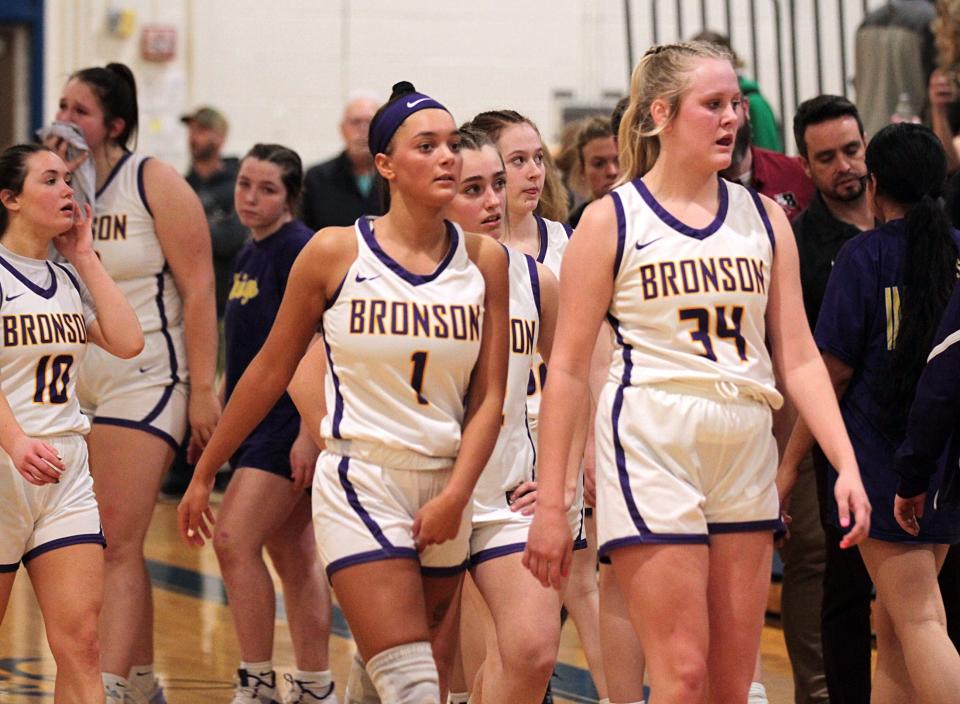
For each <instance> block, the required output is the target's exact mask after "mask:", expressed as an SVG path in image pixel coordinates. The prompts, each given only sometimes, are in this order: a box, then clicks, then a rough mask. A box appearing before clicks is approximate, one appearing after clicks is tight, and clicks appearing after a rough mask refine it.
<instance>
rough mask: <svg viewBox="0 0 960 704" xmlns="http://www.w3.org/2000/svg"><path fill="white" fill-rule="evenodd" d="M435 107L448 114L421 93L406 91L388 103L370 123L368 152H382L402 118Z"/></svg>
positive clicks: (401, 122)
mask: <svg viewBox="0 0 960 704" xmlns="http://www.w3.org/2000/svg"><path fill="white" fill-rule="evenodd" d="M429 109H437V110H443V111H444V112H446V113H448V114H449V112H450V111H449V110H447V109H446V108H445V107H444V106H443V105H441V104H440V103H439V102H437V101H436V100H434V99H433V98H431V97H430V96H429V95H424V94H423V93H416V92H414V93H407V94H406V95H402V96H400V97H399V98H397V99H396V100H394V101H393V102H392V103H388V104H387V106H386V107H385V108H384V109H383V112H381V113H380V115H379V116H378V117H377V119H376V121H375V122H374V123H373V124H372V125H370V153H371V154H373V155H374V156H376V155H377V154H383V153H385V152H386V151H387V147H388V146H390V140H391V139H393V135H394V134H395V133H396V131H397V130H398V129H399V128H400V125H402V124H403V122H404V120H406V119H407V118H408V117H410V116H411V115H412V114H413V113H415V112H417V111H419V110H429Z"/></svg>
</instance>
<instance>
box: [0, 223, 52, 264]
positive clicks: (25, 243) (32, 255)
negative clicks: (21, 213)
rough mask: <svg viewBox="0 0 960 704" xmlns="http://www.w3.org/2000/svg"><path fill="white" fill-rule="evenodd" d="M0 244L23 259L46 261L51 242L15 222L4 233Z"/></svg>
mask: <svg viewBox="0 0 960 704" xmlns="http://www.w3.org/2000/svg"><path fill="white" fill-rule="evenodd" d="M0 244H2V245H3V246H4V247H6V248H7V249H8V250H10V251H11V252H13V253H14V254H18V255H20V256H21V257H27V258H29V259H46V258H47V248H48V247H49V245H50V241H49V239H47V238H44V237H38V236H37V233H36V232H34V231H31V230H30V229H29V228H28V227H26V226H23V225H21V224H20V223H18V222H17V221H16V220H14V221H13V222H11V223H10V225H9V227H7V231H6V232H4V233H3V240H2V241H0Z"/></svg>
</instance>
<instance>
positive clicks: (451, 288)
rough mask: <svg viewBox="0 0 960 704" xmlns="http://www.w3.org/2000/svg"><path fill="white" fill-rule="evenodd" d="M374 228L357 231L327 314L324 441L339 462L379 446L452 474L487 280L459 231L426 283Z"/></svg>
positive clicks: (362, 224)
mask: <svg viewBox="0 0 960 704" xmlns="http://www.w3.org/2000/svg"><path fill="white" fill-rule="evenodd" d="M373 228H374V225H373V221H372V220H369V219H366V218H361V219H359V220H358V221H357V224H356V226H355V232H356V238H357V259H356V260H355V261H354V262H353V264H352V265H351V266H350V269H349V270H348V271H347V275H346V277H345V278H344V280H343V283H342V284H341V286H340V290H339V292H338V294H337V296H336V298H335V300H334V301H333V302H332V304H331V305H330V307H329V308H328V309H327V311H326V312H325V313H324V314H323V337H324V344H325V345H326V348H327V362H328V364H327V378H326V402H327V415H326V417H325V418H324V420H323V423H322V424H321V433H322V434H323V436H324V438H326V439H328V441H330V442H329V445H330V447H331V449H333V450H334V451H335V452H339V453H341V454H349V455H352V456H359V455H358V454H354V453H352V452H351V449H350V445H351V443H353V444H354V445H355V446H360V445H369V444H373V445H375V446H382V447H385V448H386V449H387V450H396V451H400V452H401V453H407V454H409V453H413V455H415V456H417V457H420V458H423V459H424V460H425V461H424V462H421V463H417V464H416V465H414V466H408V467H406V468H408V469H418V468H431V467H442V466H449V465H450V464H452V462H453V460H454V459H455V458H456V456H457V451H458V450H459V447H460V432H461V426H462V425H463V418H464V407H465V396H466V394H467V389H468V387H469V384H470V375H471V373H472V372H473V367H474V364H475V363H476V361H477V355H478V353H479V351H480V339H481V331H482V328H483V298H484V292H485V285H484V280H483V275H482V274H481V273H480V270H479V269H478V268H477V267H476V266H475V265H474V264H473V262H471V261H470V258H469V256H468V255H467V249H466V244H465V241H464V235H463V231H462V230H461V229H460V228H459V226H457V225H455V224H453V223H450V222H448V223H447V233H448V236H449V239H450V249H449V252H448V253H447V255H446V257H445V258H444V260H443V261H442V262H441V263H440V264H439V265H438V266H437V269H436V270H435V271H434V272H433V273H432V274H430V275H427V276H420V275H416V274H412V273H410V272H409V271H407V270H406V269H404V268H403V267H402V266H400V264H398V263H397V262H396V261H395V260H394V259H392V258H391V257H390V256H389V255H388V254H387V253H386V252H384V251H383V249H381V248H380V245H379V244H378V243H377V240H376V236H375V234H374V230H373ZM360 458H361V459H362V457H360ZM432 459H433V460H439V462H433V463H432V464H431V462H430V460H432Z"/></svg>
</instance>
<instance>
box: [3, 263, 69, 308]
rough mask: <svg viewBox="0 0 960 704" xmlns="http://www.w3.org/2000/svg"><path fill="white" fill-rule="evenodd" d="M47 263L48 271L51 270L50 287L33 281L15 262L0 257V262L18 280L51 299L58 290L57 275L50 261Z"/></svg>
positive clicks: (41, 295) (43, 296)
mask: <svg viewBox="0 0 960 704" xmlns="http://www.w3.org/2000/svg"><path fill="white" fill-rule="evenodd" d="M45 263H46V265H47V271H49V272H50V286H49V287H48V288H40V287H39V286H37V285H36V284H35V283H33V282H32V281H31V280H30V279H28V278H27V277H26V276H24V275H23V274H21V273H20V272H19V271H18V270H17V268H16V267H15V266H14V265H13V264H11V263H10V262H8V261H7V260H6V259H4V258H3V257H0V264H2V265H3V268H4V269H6V270H7V271H9V272H10V273H11V274H13V277H14V278H15V279H16V280H17V281H19V282H20V283H22V284H23V285H24V286H26V287H27V288H28V289H30V290H31V291H33V292H34V293H35V294H37V295H38V296H40V297H41V298H46V299H50V298H53V296H54V294H56V292H57V275H56V274H54V273H53V267H52V266H50V262H45Z"/></svg>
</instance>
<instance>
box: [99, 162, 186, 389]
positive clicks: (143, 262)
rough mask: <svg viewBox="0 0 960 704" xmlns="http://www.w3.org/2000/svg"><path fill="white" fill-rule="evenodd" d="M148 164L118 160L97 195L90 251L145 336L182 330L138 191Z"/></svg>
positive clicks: (149, 216)
mask: <svg viewBox="0 0 960 704" xmlns="http://www.w3.org/2000/svg"><path fill="white" fill-rule="evenodd" d="M148 160H149V157H145V156H141V155H139V154H131V153H125V154H124V155H123V157H122V158H121V160H120V162H119V163H118V164H117V165H116V166H115V167H114V169H113V172H112V173H111V174H110V177H109V178H108V179H107V182H106V183H105V184H104V185H103V188H101V189H100V191H99V192H98V193H97V201H96V205H95V206H94V218H93V245H94V248H95V249H96V251H97V254H98V255H99V256H100V260H101V261H102V262H103V266H104V268H105V269H106V270H107V273H108V274H110V277H111V278H112V279H113V280H114V281H116V282H117V286H118V287H119V288H120V290H121V291H122V292H123V295H124V296H126V298H127V301H129V302H130V305H131V306H133V309H134V311H136V313H137V317H138V318H139V319H140V327H141V328H143V332H144V333H145V334H146V333H151V332H156V331H158V330H171V329H175V328H180V327H181V326H182V306H181V301H180V293H179V292H178V291H177V287H176V286H175V285H174V282H173V276H172V275H171V274H170V270H169V269H168V268H167V260H166V258H165V257H164V256H163V250H162V249H161V247H160V240H159V239H157V232H156V230H155V229H154V225H153V214H152V213H151V212H150V205H149V203H147V198H146V191H145V189H144V185H143V170H144V166H146V163H147V161H148ZM181 376H183V375H182V374H181Z"/></svg>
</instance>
